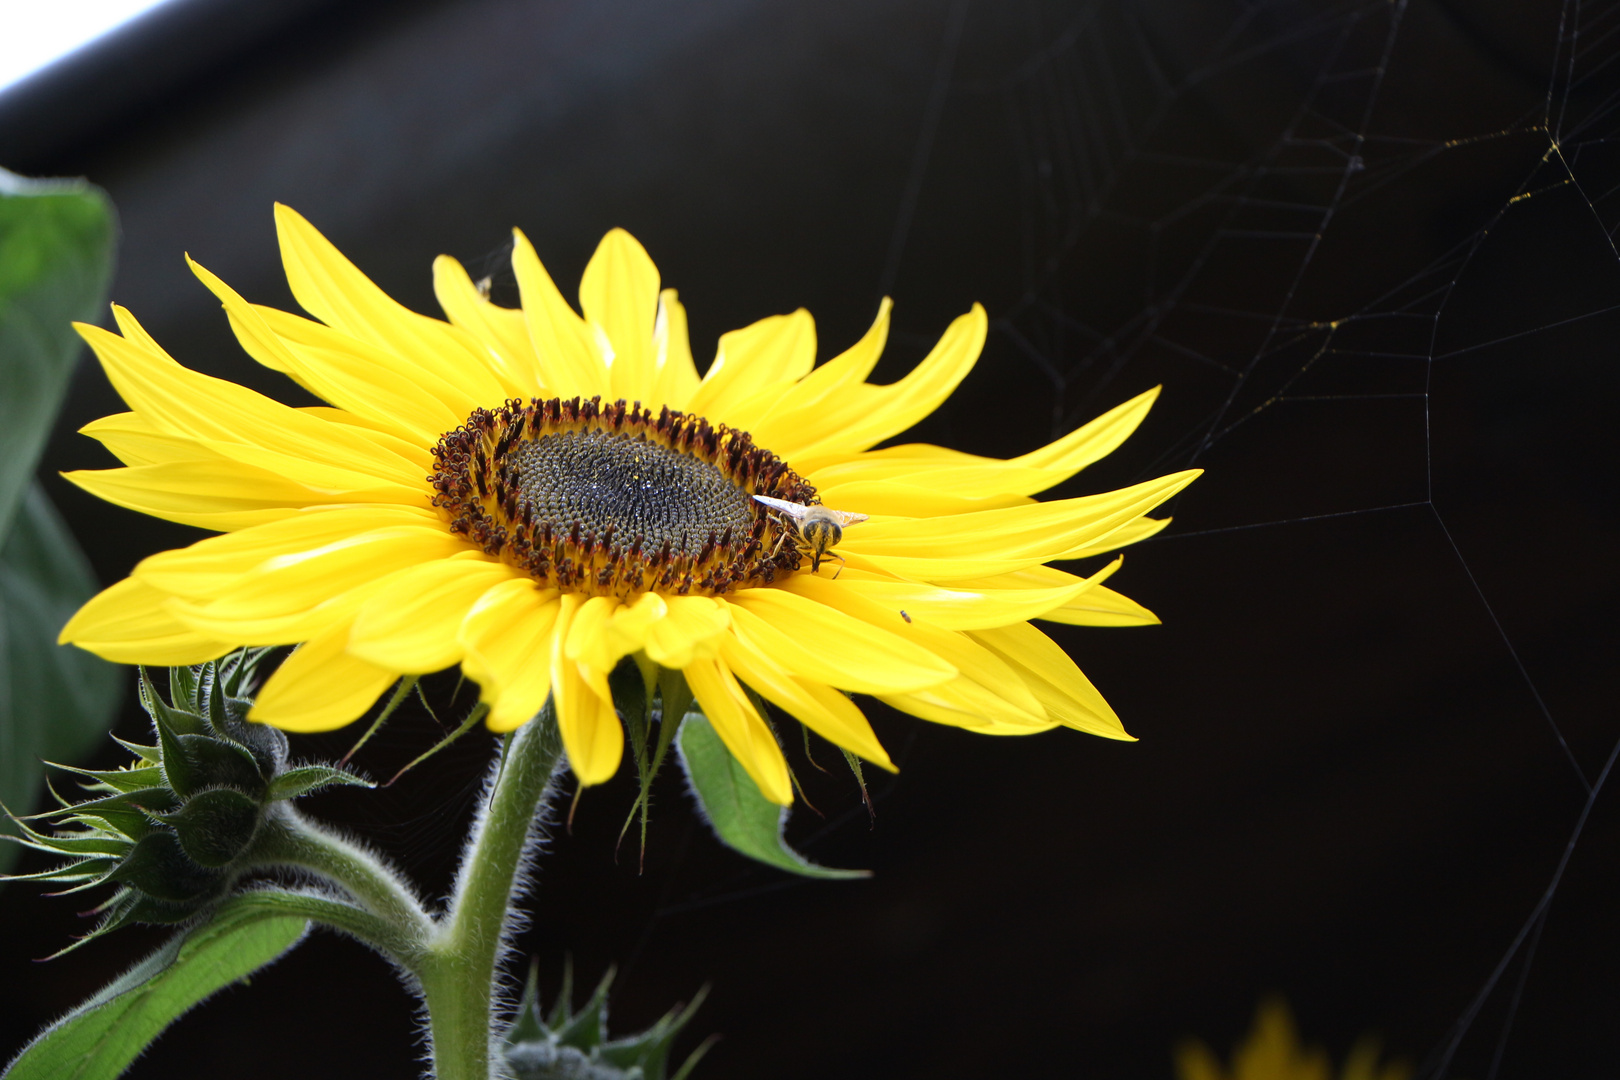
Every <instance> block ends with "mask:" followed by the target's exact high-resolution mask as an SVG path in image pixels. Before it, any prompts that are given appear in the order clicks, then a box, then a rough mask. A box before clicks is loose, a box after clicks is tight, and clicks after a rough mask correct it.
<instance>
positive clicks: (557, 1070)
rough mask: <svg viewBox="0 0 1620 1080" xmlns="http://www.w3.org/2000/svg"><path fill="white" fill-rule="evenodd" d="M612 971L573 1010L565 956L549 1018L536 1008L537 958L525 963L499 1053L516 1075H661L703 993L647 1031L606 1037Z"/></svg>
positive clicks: (526, 1078) (610, 1078)
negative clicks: (515, 1006) (519, 991)
mask: <svg viewBox="0 0 1620 1080" xmlns="http://www.w3.org/2000/svg"><path fill="white" fill-rule="evenodd" d="M613 975H614V971H613V969H612V968H609V969H608V971H607V972H606V974H604V975H603V976H602V981H601V982H599V983H598V984H597V986H596V990H595V991H594V992H593V993H592V994H591V999H590V1001H588V1002H587V1003H586V1005H585V1007H584V1008H582V1009H580V1010H579V1011H578V1012H574V1011H573V1009H572V1000H573V989H574V966H573V962H572V960H568V961H565V963H564V967H563V979H562V987H561V989H560V990H559V991H558V994H557V1001H556V1004H554V1005H553V1006H552V1009H551V1015H550V1017H549V1018H545V1019H543V1018H542V1016H541V1011H540V975H539V966H538V963H536V962H534V961H531V962H530V964H529V977H528V979H527V980H526V981H525V982H524V986H523V998H522V1001H521V1002H520V1003H519V1005H518V1013H517V1016H516V1017H515V1018H514V1020H513V1023H512V1025H511V1027H510V1028H509V1029H508V1030H507V1032H506V1034H505V1036H504V1038H503V1039H502V1054H503V1057H504V1058H505V1064H506V1067H507V1069H508V1071H509V1072H510V1074H511V1075H513V1076H515V1077H517V1080H666V1077H667V1069H668V1062H669V1051H670V1046H671V1044H672V1043H673V1042H674V1041H675V1038H676V1037H677V1036H678V1035H679V1034H680V1032H681V1029H682V1028H684V1027H685V1026H686V1024H687V1022H688V1021H690V1020H691V1019H692V1016H693V1015H694V1014H695V1013H696V1012H697V1010H698V1008H699V1007H700V1006H701V1005H702V1004H703V999H704V998H705V997H706V996H707V995H708V988H707V987H704V988H703V989H702V990H699V991H698V993H697V996H696V997H694V998H693V1000H692V1003H691V1004H690V1005H687V1006H686V1007H685V1008H682V1007H681V1006H679V1005H677V1006H676V1007H675V1008H673V1009H671V1010H670V1011H669V1012H667V1013H665V1014H664V1015H663V1016H662V1017H660V1018H659V1020H658V1022H657V1023H656V1024H654V1025H653V1026H652V1027H650V1028H648V1029H647V1030H646V1031H643V1032H640V1033H639V1034H636V1035H629V1036H625V1037H624V1038H620V1039H612V1040H609V1039H608V1032H607V999H608V990H609V988H610V987H611V986H612V983H613ZM709 1046H710V1042H705V1043H704V1044H703V1045H701V1046H699V1047H698V1048H697V1049H696V1050H695V1051H693V1052H692V1054H690V1055H689V1056H688V1057H687V1059H686V1061H685V1063H684V1064H683V1065H682V1066H681V1069H680V1071H679V1072H678V1073H677V1074H676V1075H675V1077H673V1078H672V1080H683V1078H684V1077H686V1076H687V1075H688V1074H689V1073H690V1072H691V1071H692V1069H693V1067H694V1066H696V1064H697V1062H698V1059H700V1058H701V1057H702V1056H703V1055H704V1053H706V1052H707V1051H708V1049H709Z"/></svg>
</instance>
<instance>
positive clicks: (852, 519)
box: [755, 496, 866, 529]
mask: <svg viewBox="0 0 1620 1080" xmlns="http://www.w3.org/2000/svg"><path fill="white" fill-rule="evenodd" d="M755 498H758V496H755ZM832 514H833V517H835V518H837V519H838V527H839V528H841V529H847V528H849V527H850V526H851V525H859V524H860V523H861V522H863V521H865V520H866V515H865V514H856V513H853V512H851V511H849V510H834V511H833V512H832Z"/></svg>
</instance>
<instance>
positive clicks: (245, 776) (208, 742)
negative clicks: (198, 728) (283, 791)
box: [163, 735, 265, 798]
mask: <svg viewBox="0 0 1620 1080" xmlns="http://www.w3.org/2000/svg"><path fill="white" fill-rule="evenodd" d="M171 742H172V743H173V744H174V745H173V746H171ZM175 753H178V754H179V756H180V760H181V762H182V763H183V764H182V767H181V768H180V769H178V770H176V769H175V768H173V766H172V762H173V760H174V759H173V757H172V755H173V754H175ZM163 770H164V772H165V773H166V774H167V775H168V778H169V786H170V787H172V788H174V791H175V794H177V795H179V796H180V797H181V798H189V797H190V796H191V795H192V794H193V793H195V792H198V791H201V790H203V789H205V788H217V787H229V788H235V789H236V790H237V791H240V792H242V793H244V794H246V795H251V796H253V797H254V798H260V797H262V796H263V795H264V790H265V782H264V776H263V774H262V773H261V772H260V771H259V762H258V759H256V758H255V757H254V756H253V754H252V752H251V751H249V750H248V748H247V747H245V746H243V745H241V744H240V743H236V742H226V741H225V740H224V739H222V738H219V737H216V736H213V735H180V736H177V737H175V738H174V739H173V740H167V739H165V740H164V743H163ZM177 780H178V781H180V782H176V781H177ZM182 783H183V785H184V786H182Z"/></svg>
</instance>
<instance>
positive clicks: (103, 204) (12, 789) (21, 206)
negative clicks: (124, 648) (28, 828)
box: [0, 169, 118, 870]
mask: <svg viewBox="0 0 1620 1080" xmlns="http://www.w3.org/2000/svg"><path fill="white" fill-rule="evenodd" d="M116 232H117V225H116V222H115V218H114V215H113V209H112V204H111V203H110V202H109V201H108V199H107V196H106V195H105V194H104V193H103V192H102V191H101V190H100V189H98V188H95V187H92V186H90V185H89V184H87V183H85V182H84V181H82V180H44V181H41V180H26V179H24V178H22V177H20V176H17V175H15V174H13V173H9V172H7V171H5V170H4V169H0V800H3V801H4V802H5V803H6V805H8V806H11V807H13V808H15V809H16V810H17V811H18V812H19V813H22V812H26V811H27V810H28V809H30V808H31V807H32V805H33V802H34V798H35V795H36V794H37V792H38V788H39V781H40V777H41V770H40V768H39V759H40V758H42V757H45V758H51V759H54V760H57V761H63V760H71V759H73V758H78V757H82V756H83V755H84V754H85V752H86V751H87V750H88V749H89V748H90V747H91V746H92V745H93V742H94V739H95V737H96V736H97V735H98V734H100V733H104V732H105V731H106V730H107V728H108V726H109V724H110V723H111V721H112V717H113V710H114V709H115V707H116V705H117V695H118V680H117V677H116V675H115V669H114V668H112V667H111V666H110V665H108V664H106V663H105V662H103V661H101V660H97V659H96V658H95V657H93V656H90V655H89V654H88V653H84V652H81V651H80V650H78V649H72V648H62V647H59V646H58V645H57V644H56V634H57V631H59V630H60V629H61V628H62V624H63V623H64V622H66V621H67V618H68V616H69V615H71V614H72V613H73V611H74V610H75V609H77V608H78V607H79V605H80V604H82V603H83V602H84V601H85V600H87V599H89V598H90V595H91V593H93V592H94V591H95V580H94V578H93V577H92V576H91V574H90V569H89V566H88V565H87V564H86V563H85V560H84V556H83V555H82V554H81V553H80V551H79V546H78V544H76V543H75V542H74V541H73V537H72V536H71V535H70V534H69V533H68V531H67V529H66V528H65V527H64V526H63V525H62V522H61V520H60V519H59V518H58V517H57V516H56V513H55V511H54V510H53V509H52V508H51V505H50V500H49V499H47V498H46V496H45V494H44V492H43V491H42V490H41V489H40V488H39V487H38V485H37V484H34V483H32V478H33V475H34V470H35V468H36V467H37V466H38V465H39V457H40V453H41V452H42V450H43V449H44V446H45V440H46V438H47V437H48V436H49V435H50V431H51V426H52V425H53V424H54V423H55V422H56V414H57V411H58V410H59V409H60V408H61V404H62V398H63V396H64V395H65V394H66V393H67V388H68V383H69V381H70V379H71V378H72V375H73V369H74V366H75V365H76V364H77V363H78V359H79V355H80V353H81V352H82V350H83V343H82V342H81V341H80V340H79V336H78V334H76V333H75V332H74V330H73V327H72V326H71V325H70V323H71V322H72V321H73V320H74V319H80V320H95V319H96V318H98V317H99V316H100V314H101V311H102V304H103V303H104V301H105V299H106V294H107V283H108V279H109V278H110V276H111V272H112V260H113V242H114V236H115V233H116ZM11 858H12V855H11V852H10V850H9V846H8V848H7V850H5V851H0V870H4V869H5V868H6V867H7V866H9V865H10V862H11Z"/></svg>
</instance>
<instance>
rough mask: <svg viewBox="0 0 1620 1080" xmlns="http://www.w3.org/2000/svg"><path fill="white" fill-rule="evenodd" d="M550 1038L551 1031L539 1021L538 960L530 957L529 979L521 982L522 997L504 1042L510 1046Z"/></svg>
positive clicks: (543, 1022)
mask: <svg viewBox="0 0 1620 1080" xmlns="http://www.w3.org/2000/svg"><path fill="white" fill-rule="evenodd" d="M559 1000H561V999H559ZM550 1037H551V1029H550V1028H548V1027H546V1022H545V1021H544V1020H542V1019H540V958H539V957H538V956H531V957H529V977H528V978H527V979H524V980H523V997H522V999H521V1000H520V1001H519V1002H518V1008H517V1017H516V1018H515V1019H514V1020H513V1021H512V1026H511V1027H510V1028H508V1029H507V1032H506V1042H507V1043H508V1044H509V1045H510V1044H511V1043H520V1042H534V1041H536V1040H539V1039H548V1038H550Z"/></svg>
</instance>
